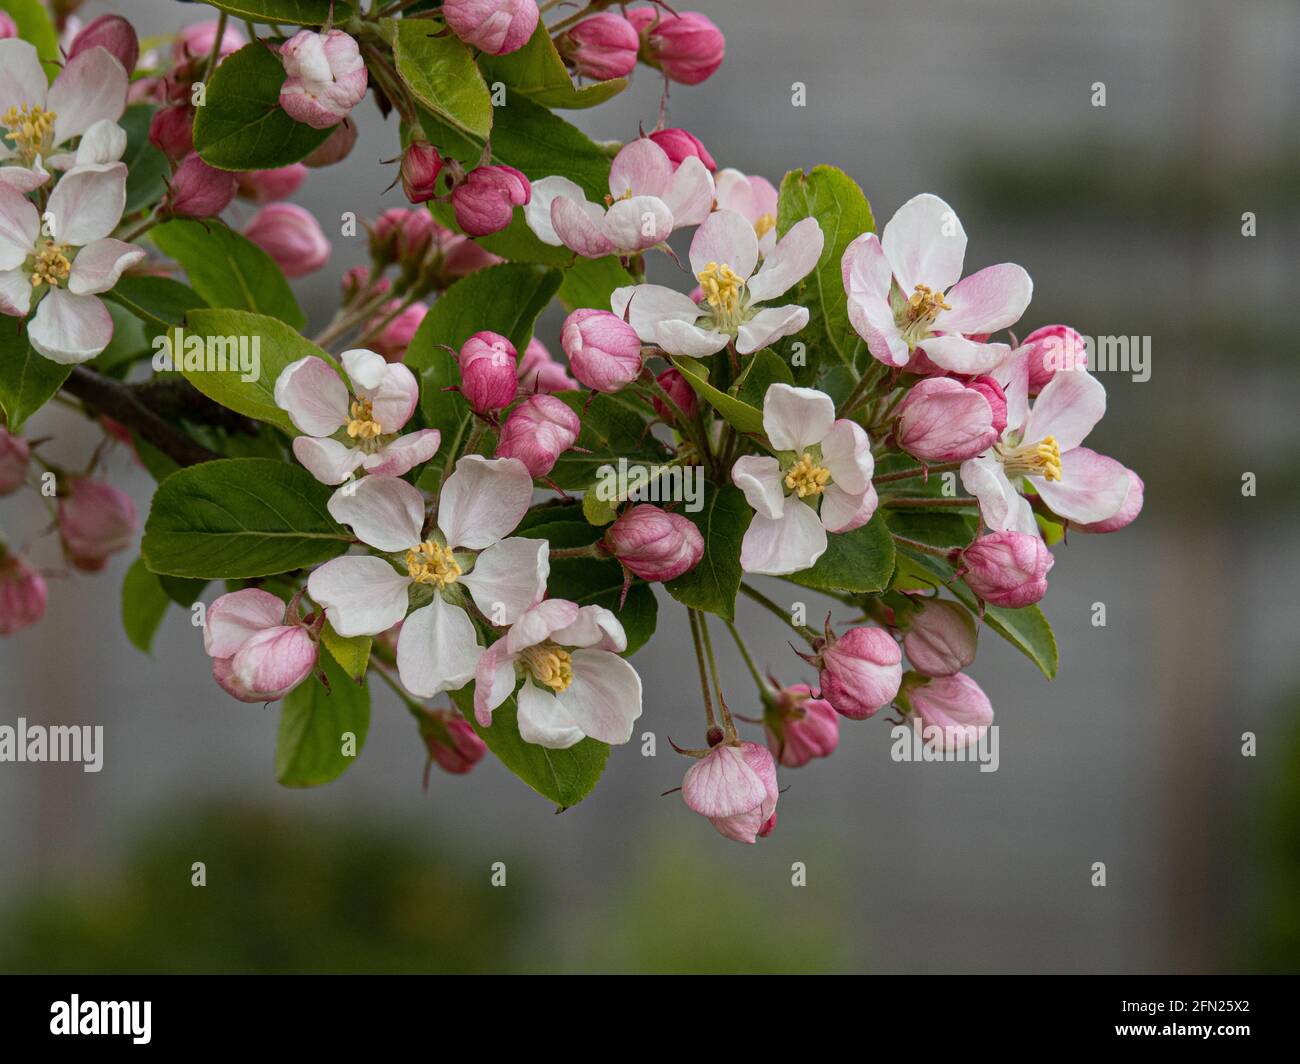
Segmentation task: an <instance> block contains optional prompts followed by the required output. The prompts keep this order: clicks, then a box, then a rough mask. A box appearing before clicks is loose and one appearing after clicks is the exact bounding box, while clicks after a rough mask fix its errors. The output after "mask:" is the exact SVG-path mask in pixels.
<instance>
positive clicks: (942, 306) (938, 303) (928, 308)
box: [904, 284, 952, 324]
mask: <svg viewBox="0 0 1300 1064" xmlns="http://www.w3.org/2000/svg"><path fill="white" fill-rule="evenodd" d="M941 310H952V307H950V306H949V305H948V304H947V302H945V301H944V298H943V293H942V292H936V291H933V290H931V288H930V287H929V286H928V285H923V284H919V285H917V286H916V291H915V292H913V293H912V295H911V296H910V297H909V298H908V300H907V307H906V309H905V311H904V313H905V314H906V315H907V320H908V321H910V322H917V321H925V322H926V323H927V324H928V323H929V322H932V321H934V319H935V318H937V317H938V316H939V311H941Z"/></svg>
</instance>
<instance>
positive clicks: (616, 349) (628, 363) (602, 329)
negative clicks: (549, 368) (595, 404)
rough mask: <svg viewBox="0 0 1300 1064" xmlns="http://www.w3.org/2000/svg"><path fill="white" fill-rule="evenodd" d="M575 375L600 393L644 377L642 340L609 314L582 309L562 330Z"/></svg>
mask: <svg viewBox="0 0 1300 1064" xmlns="http://www.w3.org/2000/svg"><path fill="white" fill-rule="evenodd" d="M560 346H561V347H563V348H564V353H565V354H566V355H567V356H568V358H569V368H570V369H572V370H573V375H574V376H575V377H577V378H578V380H579V381H581V382H582V384H584V385H586V387H588V388H590V389H592V390H593V391H597V392H616V391H618V390H619V389H621V388H622V387H623V386H624V385H627V384H630V383H631V382H632V381H634V380H636V379H637V377H639V376H640V375H641V339H640V337H638V336H637V334H636V330H635V329H633V328H632V326H630V325H629V324H628V323H627V322H625V321H624V320H623V319H622V318H620V317H619V316H618V315H616V314H612V313H610V312H609V311H608V310H595V309H592V308H588V307H580V308H579V309H578V310H575V311H574V312H573V313H572V314H570V315H569V316H568V317H567V318H565V319H564V325H563V326H562V327H561V329H560Z"/></svg>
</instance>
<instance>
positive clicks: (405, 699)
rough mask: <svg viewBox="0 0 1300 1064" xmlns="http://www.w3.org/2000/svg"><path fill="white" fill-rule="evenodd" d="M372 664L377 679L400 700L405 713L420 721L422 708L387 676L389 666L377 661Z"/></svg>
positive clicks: (422, 712) (422, 714)
mask: <svg viewBox="0 0 1300 1064" xmlns="http://www.w3.org/2000/svg"><path fill="white" fill-rule="evenodd" d="M374 664H375V670H374V671H375V672H376V673H377V674H378V676H379V678H380V679H381V680H383V681H384V683H386V684H388V686H389V687H390V688H391V689H392V692H393V694H395V695H397V697H398V698H400V699H401V700H402V705H404V706H405V707H406V711H407V712H408V713H410V714H411V716H413V717H414V718H415V719H416V720H421V719H422V718H423V716H424V707H423V706H422V705H420V703H419V702H417V701H416V700H415V699H413V698H412V697H411V696H410V695H408V694H407V693H406V692H405V691H403V690H402V688H401V685H400V684H398V682H397V681H396V680H394V679H393V678H392V676H390V675H389V673H388V670H389V668H390V667H391V666H389V665H386V664H384V663H383V662H381V661H378V660H376V661H375V663H374Z"/></svg>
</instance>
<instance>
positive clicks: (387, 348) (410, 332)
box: [368, 299, 429, 362]
mask: <svg viewBox="0 0 1300 1064" xmlns="http://www.w3.org/2000/svg"><path fill="white" fill-rule="evenodd" d="M399 306H401V303H399V302H398V301H397V300H395V299H394V300H389V301H388V302H387V303H385V304H384V305H383V306H382V307H380V308H379V313H378V314H376V315H375V318H374V320H373V321H372V322H371V323H370V324H371V327H378V326H380V325H381V324H382V326H383V327H382V328H380V329H379V332H378V333H376V334H375V335H374V336H372V337H371V338H370V340H369V341H368V343H369V344H370V348H371V350H373V351H378V352H379V353H380V354H381V355H383V356H384V358H385V359H387V360H388V361H389V362H401V361H402V359H404V358H405V357H406V349H407V348H408V347H410V346H411V341H412V340H413V339H414V338H415V333H416V330H417V329H419V328H420V322H422V321H424V316H425V315H426V314H428V313H429V307H428V305H427V304H425V303H419V302H416V303H412V304H411V305H410V306H409V307H403V308H402V310H401V311H399V312H398V313H397V315H396V316H395V317H394V318H393V320H392V321H388V320H387V319H388V316H389V315H390V314H392V313H393V312H394V311H395V310H397V308H398V307H399Z"/></svg>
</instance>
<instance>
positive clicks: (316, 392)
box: [275, 355, 348, 436]
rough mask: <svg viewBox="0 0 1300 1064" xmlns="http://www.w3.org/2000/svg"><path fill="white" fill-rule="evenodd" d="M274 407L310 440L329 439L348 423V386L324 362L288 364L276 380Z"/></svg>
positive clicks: (308, 359)
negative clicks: (286, 415) (285, 415)
mask: <svg viewBox="0 0 1300 1064" xmlns="http://www.w3.org/2000/svg"><path fill="white" fill-rule="evenodd" d="M275 405H276V406H278V407H279V408H280V409H281V410H283V411H285V413H287V414H288V415H289V420H290V421H292V422H293V423H294V425H295V426H297V428H298V429H299V430H300V431H301V432H305V433H307V435H309V436H332V435H333V434H334V433H336V432H337V431H338V430H339V429H341V428H342V427H343V426H344V425H346V424H347V422H348V386H347V385H346V384H344V383H343V381H342V380H341V379H340V378H339V375H338V373H336V372H335V371H334V367H333V366H331V365H330V364H329V363H328V362H326V361H325V360H324V359H323V358H317V357H316V356H315V355H308V356H307V357H306V358H300V359H298V361H296V362H290V363H289V364H288V365H287V366H285V367H284V369H282V370H281V371H280V376H279V377H277V378H276V380H275Z"/></svg>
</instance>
